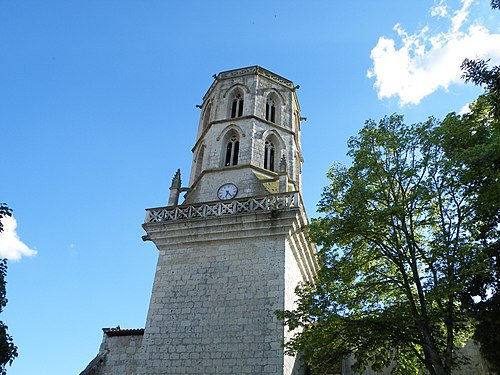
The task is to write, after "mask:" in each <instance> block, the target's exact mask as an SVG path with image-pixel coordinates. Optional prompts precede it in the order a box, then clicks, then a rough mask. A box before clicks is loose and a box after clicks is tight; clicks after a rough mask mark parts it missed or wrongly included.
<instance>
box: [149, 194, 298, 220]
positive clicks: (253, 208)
mask: <svg viewBox="0 0 500 375" xmlns="http://www.w3.org/2000/svg"><path fill="white" fill-rule="evenodd" d="M290 207H300V196H299V193H298V192H297V191H294V192H289V193H280V194H273V195H268V196H265V197H257V198H242V199H233V200H230V201H225V202H209V203H202V204H193V205H185V206H175V207H159V208H149V209H147V210H146V219H145V221H144V222H145V223H159V222H162V221H173V220H183V219H193V218H206V217H213V216H225V215H234V214H239V213H244V212H258V211H271V210H279V209H283V208H290Z"/></svg>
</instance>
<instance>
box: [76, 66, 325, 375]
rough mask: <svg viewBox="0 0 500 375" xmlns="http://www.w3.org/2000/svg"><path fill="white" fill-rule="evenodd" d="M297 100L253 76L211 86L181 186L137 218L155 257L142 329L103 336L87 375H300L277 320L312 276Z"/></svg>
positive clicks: (225, 77) (253, 70)
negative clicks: (165, 202) (156, 253)
mask: <svg viewBox="0 0 500 375" xmlns="http://www.w3.org/2000/svg"><path fill="white" fill-rule="evenodd" d="M297 88H298V86H294V84H293V83H292V82H291V81H289V80H287V79H285V78H283V77H280V76H278V75H276V74H274V73H272V72H270V71H268V70H266V69H263V68H261V67H259V66H252V67H247V68H243V69H236V70H230V71H226V72H222V73H219V74H218V75H214V81H213V83H212V85H211V86H210V88H209V89H208V91H207V93H206V94H205V96H204V98H203V104H202V105H201V106H199V107H201V116H200V122H199V127H198V133H197V137H196V142H195V144H194V147H193V162H192V167H191V176H190V179H189V184H188V186H187V187H182V181H181V174H180V171H177V173H176V174H175V176H174V178H173V180H172V185H171V187H170V194H169V199H168V205H167V206H166V207H159V208H152V209H148V210H147V213H146V220H145V223H144V225H143V227H144V230H145V231H146V233H147V234H146V235H145V236H144V237H143V239H144V240H147V241H152V242H153V243H154V244H155V245H156V247H157V248H158V250H159V258H158V265H157V268H156V275H155V279H154V284H153V291H152V296H151V301H150V305H149V311H148V317H147V322H146V327H145V328H144V330H127V329H121V328H119V327H117V328H106V329H104V341H103V344H102V345H101V349H100V352H99V354H98V356H97V357H96V359H94V361H93V362H91V364H90V365H89V367H88V368H87V369H86V371H87V372H86V373H88V374H90V373H91V371H93V370H92V369H93V368H101V369H102V370H99V371H100V372H94V373H96V374H107V375H111V374H113V375H114V374H120V375H123V374H133V375H153V374H172V375H173V374H199V375H208V374H234V375H244V374H253V375H255V374H273V375H292V374H293V375H299V374H302V373H303V371H304V369H303V368H302V367H301V364H300V363H299V361H298V359H297V358H295V357H290V356H286V355H285V354H284V350H283V348H282V342H283V338H284V337H287V336H288V333H287V331H286V329H285V327H284V326H283V324H282V322H281V321H279V320H278V319H277V317H276V315H275V311H276V310H285V309H292V308H293V307H294V303H295V301H296V296H295V293H294V290H295V287H296V286H297V285H298V284H299V283H300V282H311V281H313V280H314V277H315V275H316V272H317V268H318V266H317V262H316V254H315V252H316V250H315V248H314V246H313V245H312V244H311V243H309V242H308V241H307V238H306V236H305V233H304V228H305V226H306V225H307V218H306V214H305V210H304V206H303V203H302V197H301V169H302V162H303V159H302V151H301V146H300V120H301V117H300V107H299V104H298V100H297V96H296V89H297ZM182 193H185V195H184V200H183V202H180V201H179V198H180V195H181V194H182ZM124 358H125V359H124ZM93 363H94V364H95V366H94V367H92V366H93ZM99 366H100V367H99Z"/></svg>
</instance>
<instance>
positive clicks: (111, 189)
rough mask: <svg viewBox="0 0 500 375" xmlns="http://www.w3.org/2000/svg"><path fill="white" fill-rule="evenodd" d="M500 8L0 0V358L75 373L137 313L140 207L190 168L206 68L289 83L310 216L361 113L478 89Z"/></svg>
mask: <svg viewBox="0 0 500 375" xmlns="http://www.w3.org/2000/svg"><path fill="white" fill-rule="evenodd" d="M499 15H500V12H498V11H492V10H491V9H490V5H489V0H462V1H461V0H453V1H437V0H436V1H434V0H418V1H416V0H415V1H400V0H398V1H396V0H384V1H361V2H359V1H358V2H347V1H343V2H340V1H326V0H325V1H307V2H305V1H295V0H288V1H260V0H257V1H254V2H251V3H250V2H232V1H182V2H181V1H176V2H174V1H167V0H161V1H160V0H157V1H152V0H147V1H139V0H135V1H132V0H120V1H112V0H99V1H97V0H75V1H71V2H69V1H62V0H61V1H56V0H47V1H26V0H2V1H0V139H1V149H0V150H1V152H0V153H1V162H2V163H1V167H2V168H1V172H2V173H1V177H2V181H1V182H0V202H6V203H7V204H8V205H9V206H10V207H11V208H12V209H13V210H14V216H15V221H13V220H9V221H8V222H7V221H6V224H5V225H6V230H5V233H2V234H1V235H0V256H4V257H5V256H7V257H9V258H10V259H11V261H10V262H9V271H8V279H7V280H8V286H7V288H8V289H7V290H8V298H9V303H8V305H7V308H6V309H5V311H4V313H3V314H2V316H0V319H1V320H3V321H5V322H6V323H7V325H8V326H9V332H10V333H11V335H12V336H13V337H14V340H15V343H16V344H17V345H18V347H19V357H18V358H17V359H16V360H15V362H14V364H13V366H12V367H11V368H9V369H8V373H9V374H10V375H26V374H35V373H37V374H40V373H50V374H52V375H67V374H75V373H76V374H78V373H79V372H80V371H82V370H83V369H84V367H85V366H86V365H87V363H88V362H89V361H90V360H91V359H92V358H93V357H94V356H95V354H96V353H97V351H98V348H99V344H100V342H101V339H102V332H101V328H102V327H114V326H117V325H121V326H122V327H130V328H136V327H143V326H144V323H145V319H146V313H147V308H148V303H149V297H150V291H151V286H152V281H153V276H154V271H155V264H156V258H157V250H156V249H155V247H154V245H153V244H152V243H150V242H148V243H144V242H142V240H141V236H142V235H143V234H144V232H143V230H142V228H141V223H142V222H143V219H144V213H145V212H144V209H145V208H148V207H157V206H163V205H165V204H166V201H167V199H168V187H169V184H170V181H171V178H172V176H173V174H174V173H175V171H176V169H177V168H181V170H182V172H183V178H184V182H185V183H187V181H188V178H189V170H190V163H191V148H192V146H193V145H194V141H195V136H196V130H197V125H198V118H199V115H200V112H199V109H197V108H195V105H196V104H201V101H202V97H203V95H204V94H205V92H206V90H207V89H208V87H209V86H210V84H211V82H212V77H211V76H212V75H213V74H214V73H218V72H220V71H224V70H229V69H235V68H240V67H245V66H250V65H260V66H262V67H264V68H266V69H269V70H271V71H273V72H275V73H277V74H279V75H282V76H284V77H286V78H288V79H290V80H292V81H293V82H294V83H295V84H298V85H300V86H301V88H300V89H299V90H298V92H297V94H298V97H299V101H300V104H301V108H302V115H303V116H305V117H307V121H306V122H304V123H303V139H302V141H303V152H304V159H305V163H304V166H303V172H304V186H303V189H304V200H305V202H306V206H307V210H308V214H309V216H310V217H314V216H315V206H316V203H317V202H318V200H319V198H320V194H321V189H322V187H323V186H325V185H326V184H327V182H328V181H327V180H326V177H325V173H326V172H327V170H328V168H329V166H330V165H331V163H332V162H333V161H340V162H347V159H346V156H345V153H346V150H347V149H346V142H347V140H348V138H349V137H350V136H352V135H354V134H356V132H357V131H358V130H359V129H360V128H361V126H362V125H363V123H364V121H365V120H366V119H368V118H373V119H379V118H381V117H382V116H384V115H386V114H391V113H393V112H397V113H402V114H404V115H405V117H406V119H407V121H408V122H417V121H423V120H425V119H426V118H427V117H428V116H429V115H434V116H436V117H438V118H442V117H443V116H444V115H446V113H448V112H451V111H456V112H460V111H462V110H463V109H464V108H465V106H466V105H467V104H468V103H469V102H471V101H472V100H473V99H474V98H475V97H477V95H478V94H479V93H480V92H481V90H480V89H478V88H475V87H472V86H470V85H469V86H468V85H464V84H463V82H462V81H461V79H460V70H459V66H460V63H461V61H462V60H463V58H464V57H471V58H473V57H476V56H478V57H487V58H491V59H492V62H493V63H497V64H498V63H500V27H499V26H500V23H499V22H498V20H499ZM16 225H17V228H16ZM42 369H43V370H42Z"/></svg>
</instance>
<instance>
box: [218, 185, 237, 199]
mask: <svg viewBox="0 0 500 375" xmlns="http://www.w3.org/2000/svg"><path fill="white" fill-rule="evenodd" d="M236 194H238V188H237V187H236V185H235V184H230V183H229V184H224V185H222V186H221V187H220V188H219V190H217V197H218V198H219V199H220V200H222V201H225V200H228V199H233V198H234V197H236Z"/></svg>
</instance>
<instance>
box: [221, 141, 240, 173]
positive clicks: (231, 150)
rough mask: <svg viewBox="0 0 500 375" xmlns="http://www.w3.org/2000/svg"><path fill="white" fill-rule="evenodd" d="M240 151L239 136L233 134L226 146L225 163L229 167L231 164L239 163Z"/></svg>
mask: <svg viewBox="0 0 500 375" xmlns="http://www.w3.org/2000/svg"><path fill="white" fill-rule="evenodd" d="M239 151H240V141H239V140H238V137H237V136H235V135H233V136H232V137H231V139H230V140H229V142H228V143H227V146H226V157H225V160H224V165H225V166H226V167H227V166H229V165H237V164H238V154H239Z"/></svg>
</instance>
